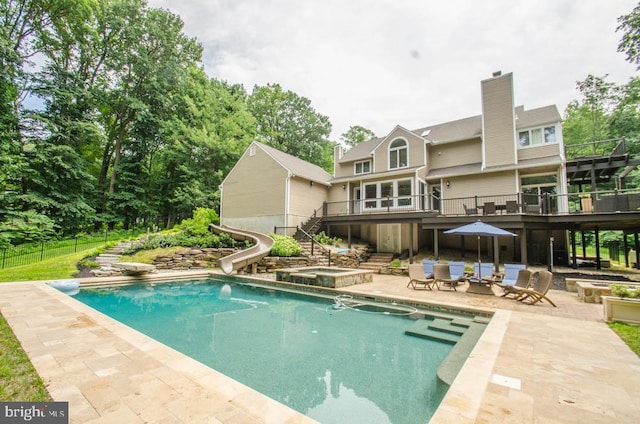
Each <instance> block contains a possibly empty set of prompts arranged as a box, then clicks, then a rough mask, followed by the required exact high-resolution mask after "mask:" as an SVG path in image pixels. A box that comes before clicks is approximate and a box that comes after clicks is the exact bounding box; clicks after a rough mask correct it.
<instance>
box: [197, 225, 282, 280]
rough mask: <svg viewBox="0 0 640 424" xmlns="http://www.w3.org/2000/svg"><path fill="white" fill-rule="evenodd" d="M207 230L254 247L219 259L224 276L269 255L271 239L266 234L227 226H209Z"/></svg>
mask: <svg viewBox="0 0 640 424" xmlns="http://www.w3.org/2000/svg"><path fill="white" fill-rule="evenodd" d="M209 229H210V230H211V231H213V232H214V233H216V234H220V233H227V234H229V235H230V236H231V237H232V238H233V239H234V240H249V241H251V242H253V243H254V245H253V246H252V247H250V248H248V249H245V250H241V251H239V252H236V253H232V254H231V255H229V256H225V257H224V258H220V259H219V260H218V264H219V265H220V268H221V269H222V272H224V273H225V274H231V273H232V272H233V271H235V270H238V269H242V268H245V267H247V266H249V265H251V264H253V263H256V262H259V261H260V260H261V259H262V258H264V257H265V256H267V255H269V252H271V246H272V245H273V239H272V238H271V237H269V236H267V235H266V234H262V233H256V232H254V231H248V230H241V229H239V228H233V227H229V226H227V225H221V226H218V225H215V224H209Z"/></svg>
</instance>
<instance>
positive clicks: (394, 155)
mask: <svg viewBox="0 0 640 424" xmlns="http://www.w3.org/2000/svg"><path fill="white" fill-rule="evenodd" d="M408 151H409V148H408V146H407V141H406V140H403V139H402V138H396V139H395V140H393V141H392V142H391V144H389V169H398V168H406V167H407V166H408V164H409V162H408V160H407V159H408V157H409V152H408Z"/></svg>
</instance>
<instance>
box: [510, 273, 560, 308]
mask: <svg viewBox="0 0 640 424" xmlns="http://www.w3.org/2000/svg"><path fill="white" fill-rule="evenodd" d="M552 283H553V273H551V272H549V271H540V272H539V273H538V279H537V280H536V281H535V282H534V283H533V284H532V285H531V288H528V289H519V290H518V293H517V295H516V300H519V301H521V302H527V303H529V304H530V305H535V304H536V303H538V302H542V299H544V300H546V301H547V302H549V303H550V304H551V305H553V307H554V308H555V307H556V304H555V303H553V302H552V301H551V299H549V298H548V297H547V292H548V291H549V289H550V288H551V284H552Z"/></svg>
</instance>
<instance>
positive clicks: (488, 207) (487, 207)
mask: <svg viewBox="0 0 640 424" xmlns="http://www.w3.org/2000/svg"><path fill="white" fill-rule="evenodd" d="M482 213H484V214H485V215H495V214H496V204H495V202H484V207H483V208H482Z"/></svg>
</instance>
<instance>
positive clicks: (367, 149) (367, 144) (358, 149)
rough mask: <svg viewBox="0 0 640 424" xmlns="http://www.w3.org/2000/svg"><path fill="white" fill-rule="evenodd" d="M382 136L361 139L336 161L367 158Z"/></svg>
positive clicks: (382, 138) (380, 141)
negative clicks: (361, 140)
mask: <svg viewBox="0 0 640 424" xmlns="http://www.w3.org/2000/svg"><path fill="white" fill-rule="evenodd" d="M385 138H386V136H384V137H377V138H372V139H371V140H367V141H363V142H361V143H358V144H356V145H355V146H353V147H352V148H351V150H349V151H348V152H346V153H345V154H344V156H342V159H340V160H339V161H338V162H340V163H342V162H353V161H356V160H362V159H368V158H370V157H371V155H372V154H373V151H374V150H375V149H376V147H378V146H379V145H380V143H382V140H384V139H385Z"/></svg>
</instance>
